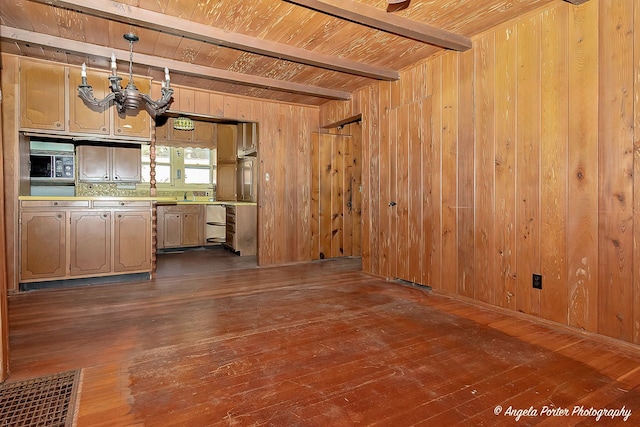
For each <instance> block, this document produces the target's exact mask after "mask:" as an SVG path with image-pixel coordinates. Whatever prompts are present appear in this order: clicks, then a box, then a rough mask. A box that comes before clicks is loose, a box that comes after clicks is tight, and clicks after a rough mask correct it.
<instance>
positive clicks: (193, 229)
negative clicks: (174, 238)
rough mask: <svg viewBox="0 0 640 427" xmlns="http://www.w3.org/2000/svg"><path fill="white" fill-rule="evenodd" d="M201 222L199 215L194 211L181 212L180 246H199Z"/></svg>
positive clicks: (200, 243)
mask: <svg viewBox="0 0 640 427" xmlns="http://www.w3.org/2000/svg"><path fill="white" fill-rule="evenodd" d="M202 228H203V226H202V224H201V221H200V216H199V215H198V214H195V213H184V214H182V246H200V245H202V242H201V238H200V236H201V231H202Z"/></svg>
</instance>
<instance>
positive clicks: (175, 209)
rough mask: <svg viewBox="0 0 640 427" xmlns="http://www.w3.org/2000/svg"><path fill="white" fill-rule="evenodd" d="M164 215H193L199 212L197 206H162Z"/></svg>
mask: <svg viewBox="0 0 640 427" xmlns="http://www.w3.org/2000/svg"><path fill="white" fill-rule="evenodd" d="M162 209H164V212H166V213H193V214H197V213H198V212H199V211H200V206H199V205H169V206H163V207H162Z"/></svg>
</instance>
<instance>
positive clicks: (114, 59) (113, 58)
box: [111, 53, 116, 74]
mask: <svg viewBox="0 0 640 427" xmlns="http://www.w3.org/2000/svg"><path fill="white" fill-rule="evenodd" d="M111 69H112V70H113V74H115V73H116V54H115V53H112V54H111Z"/></svg>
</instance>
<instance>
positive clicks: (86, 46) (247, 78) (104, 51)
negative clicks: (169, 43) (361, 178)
mask: <svg viewBox="0 0 640 427" xmlns="http://www.w3.org/2000/svg"><path fill="white" fill-rule="evenodd" d="M0 38H2V39H4V40H10V41H14V42H23V43H30V44H35V45H38V46H44V47H48V48H51V49H59V50H62V51H65V52H73V53H74V54H76V55H88V56H96V57H102V58H109V57H110V56H111V54H112V53H114V54H115V55H116V58H117V59H119V60H121V61H125V62H127V63H128V62H129V51H128V50H120V49H113V48H110V47H105V46H98V45H94V44H91V43H85V42H80V41H76V40H70V39H64V38H61V37H56V36H50V35H47V34H42V33H36V32H32V31H26V30H21V29H18V28H12V27H6V26H0ZM133 58H134V62H135V63H136V64H140V65H145V66H148V67H151V68H157V69H160V70H163V69H164V67H168V68H169V69H170V70H171V71H175V72H178V73H180V74H185V75H190V76H194V77H202V78H206V79H212V80H218V81H223V82H227V83H234V84H241V85H245V86H252V87H259V88H264V89H271V90H277V91H283V92H293V93H298V94H302V95H308V96H315V97H320V98H326V99H339V100H348V99H351V94H350V93H349V92H344V91H340V90H334V89H327V88H322V87H318V86H311V85H306V84H300V83H294V82H288V81H284V80H276V79H270V78H266V77H260V76H252V75H249V74H242V73H237V72H233V71H228V70H221V69H218V68H211V67H205V66H203V65H195V64H191V63H187V62H182V61H176V60H174V59H167V58H159V57H157V56H152V55H144V54H140V53H135V52H134V55H133Z"/></svg>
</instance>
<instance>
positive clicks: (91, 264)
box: [69, 210, 111, 276]
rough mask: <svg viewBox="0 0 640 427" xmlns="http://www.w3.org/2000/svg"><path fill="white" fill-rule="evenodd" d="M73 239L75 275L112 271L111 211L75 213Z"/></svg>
mask: <svg viewBox="0 0 640 427" xmlns="http://www.w3.org/2000/svg"><path fill="white" fill-rule="evenodd" d="M70 237H71V240H70V242H69V244H70V248H69V249H70V258H71V260H70V265H71V269H70V274H71V275H72V276H78V275H89V274H98V273H109V272H111V213H110V212H108V211H103V212H101V211H95V210H88V211H74V212H71V228H70Z"/></svg>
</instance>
